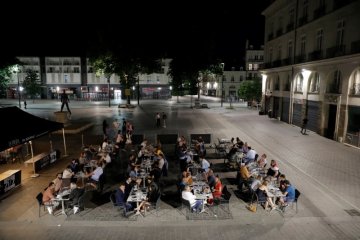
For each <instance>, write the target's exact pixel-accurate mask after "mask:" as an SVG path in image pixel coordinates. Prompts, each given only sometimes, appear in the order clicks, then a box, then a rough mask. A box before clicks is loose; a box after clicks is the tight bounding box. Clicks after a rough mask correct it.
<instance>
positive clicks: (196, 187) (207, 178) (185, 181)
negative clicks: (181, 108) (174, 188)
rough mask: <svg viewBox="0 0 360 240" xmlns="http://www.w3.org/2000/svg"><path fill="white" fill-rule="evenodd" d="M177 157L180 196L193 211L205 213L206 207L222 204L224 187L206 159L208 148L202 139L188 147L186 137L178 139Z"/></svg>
mask: <svg viewBox="0 0 360 240" xmlns="http://www.w3.org/2000/svg"><path fill="white" fill-rule="evenodd" d="M176 156H177V158H178V161H179V165H180V171H181V176H180V179H179V183H178V189H179V194H181V198H182V199H183V201H184V200H185V201H188V202H189V205H190V207H191V211H193V212H196V213H202V212H205V205H207V206H212V205H214V204H218V203H219V202H220V198H221V197H222V190H223V185H222V182H221V180H220V177H219V175H215V174H214V172H213V169H212V168H211V164H210V163H209V161H207V160H206V159H205V157H206V148H205V144H204V141H203V139H202V138H201V137H199V138H198V139H196V140H194V141H193V144H192V146H188V144H187V141H186V139H185V137H184V136H181V137H180V138H178V141H177V144H176Z"/></svg>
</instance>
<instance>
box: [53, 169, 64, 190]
mask: <svg viewBox="0 0 360 240" xmlns="http://www.w3.org/2000/svg"><path fill="white" fill-rule="evenodd" d="M53 183H54V184H55V188H54V193H58V192H59V191H60V190H61V187H62V173H58V174H56V178H55V179H54V180H53Z"/></svg>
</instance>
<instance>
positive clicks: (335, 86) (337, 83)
mask: <svg viewBox="0 0 360 240" xmlns="http://www.w3.org/2000/svg"><path fill="white" fill-rule="evenodd" d="M326 92H327V93H335V94H339V93H341V72H340V71H339V70H336V71H335V72H334V74H333V76H332V77H331V78H330V80H329V82H328V85H327V88H326Z"/></svg>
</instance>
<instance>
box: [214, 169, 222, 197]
mask: <svg viewBox="0 0 360 240" xmlns="http://www.w3.org/2000/svg"><path fill="white" fill-rule="evenodd" d="M212 194H213V198H214V201H218V200H219V199H220V198H221V195H222V183H221V181H220V177H219V175H216V177H215V186H214V190H213V192H212Z"/></svg>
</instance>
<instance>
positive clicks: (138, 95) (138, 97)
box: [137, 75, 140, 106]
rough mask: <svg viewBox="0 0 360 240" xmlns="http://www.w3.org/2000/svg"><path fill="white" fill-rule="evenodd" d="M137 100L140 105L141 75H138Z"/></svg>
mask: <svg viewBox="0 0 360 240" xmlns="http://www.w3.org/2000/svg"><path fill="white" fill-rule="evenodd" d="M137 102H138V106H139V105H140V79H139V75H138V77H137Z"/></svg>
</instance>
